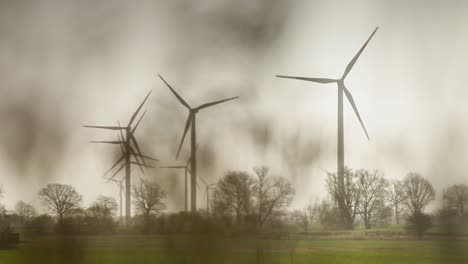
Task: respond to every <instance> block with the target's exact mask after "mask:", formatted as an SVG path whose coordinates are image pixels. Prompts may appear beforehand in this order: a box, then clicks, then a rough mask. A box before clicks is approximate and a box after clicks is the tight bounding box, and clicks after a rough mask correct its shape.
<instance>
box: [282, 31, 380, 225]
mask: <svg viewBox="0 0 468 264" xmlns="http://www.w3.org/2000/svg"><path fill="white" fill-rule="evenodd" d="M378 29H379V28H378V27H377V28H375V30H374V31H373V32H372V34H371V35H370V37H369V38H368V39H367V41H366V42H365V43H364V45H363V46H362V47H361V49H360V50H359V51H358V52H357V54H356V55H355V56H354V57H353V59H352V60H351V61H350V62H349V63H348V65H347V66H346V68H345V70H344V73H343V75H342V76H341V78H339V79H328V78H310V77H297V76H285V75H276V77H279V78H288V79H297V80H303V81H309V82H315V83H336V84H337V86H338V162H337V163H338V164H337V167H338V168H337V169H338V179H339V185H340V186H339V187H340V190H344V174H343V173H344V167H345V165H344V131H343V130H344V129H343V93H344V94H345V95H346V98H347V99H348V101H349V103H350V104H351V107H352V108H353V110H354V113H355V114H356V116H357V118H358V120H359V122H360V123H361V126H362V129H363V130H364V133H365V134H366V137H367V139H368V140H370V138H369V134H368V133H367V130H366V127H365V126H364V123H363V121H362V119H361V116H360V114H359V111H358V109H357V107H356V103H355V102H354V99H353V96H352V95H351V92H350V91H349V90H348V88H347V87H346V85H345V79H346V77H347V76H348V74H349V72H350V71H351V69H352V68H353V66H354V64H355V63H356V61H357V60H358V59H359V56H361V53H362V52H363V51H364V49H365V48H366V46H367V44H368V43H369V41H370V40H371V39H372V37H373V36H374V34H375V32H377V30H378ZM338 204H339V209H340V213H341V215H342V220H343V221H344V223H343V224H344V225H345V226H346V225H347V224H349V223H346V222H345V221H346V220H345V219H344V217H345V216H344V214H345V210H344V200H343V197H341V198H340V199H339V201H338Z"/></svg>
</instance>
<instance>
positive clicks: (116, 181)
mask: <svg viewBox="0 0 468 264" xmlns="http://www.w3.org/2000/svg"><path fill="white" fill-rule="evenodd" d="M104 178H105V177H104ZM105 179H107V182H109V181H112V182H114V183H115V184H117V187H119V208H120V218H119V219H120V222H122V221H123V192H124V190H125V185H124V184H123V181H124V180H125V177H123V178H122V179H120V180H116V179H113V178H105Z"/></svg>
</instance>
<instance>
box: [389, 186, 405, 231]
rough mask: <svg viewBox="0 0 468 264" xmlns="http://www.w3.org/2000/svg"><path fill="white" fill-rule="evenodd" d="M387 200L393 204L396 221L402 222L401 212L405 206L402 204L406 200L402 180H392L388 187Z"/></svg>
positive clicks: (397, 222)
mask: <svg viewBox="0 0 468 264" xmlns="http://www.w3.org/2000/svg"><path fill="white" fill-rule="evenodd" d="M387 193H388V195H387V200H388V201H389V202H390V203H391V204H392V207H393V215H394V216H395V223H396V224H397V225H398V224H400V214H402V213H403V212H404V207H403V206H401V205H402V203H403V202H404V200H405V192H404V190H403V182H402V181H398V180H397V181H392V182H391V183H390V186H389V188H388V192H387Z"/></svg>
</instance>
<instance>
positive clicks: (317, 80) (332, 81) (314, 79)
mask: <svg viewBox="0 0 468 264" xmlns="http://www.w3.org/2000/svg"><path fill="white" fill-rule="evenodd" d="M276 77H278V78H285V79H296V80H302V81H308V82H316V83H335V82H337V81H338V80H336V79H327V78H309V77H298V76H286V75H276Z"/></svg>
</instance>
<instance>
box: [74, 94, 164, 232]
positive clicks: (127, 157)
mask: <svg viewBox="0 0 468 264" xmlns="http://www.w3.org/2000/svg"><path fill="white" fill-rule="evenodd" d="M150 94H151V91H150V92H149V93H148V95H146V97H145V99H144V100H143V102H142V103H141V104H140V106H139V107H138V108H137V110H136V111H135V112H134V113H133V115H132V116H131V118H130V121H129V122H128V125H127V126H121V125H120V123H118V125H117V126H88V125H85V126H83V127H86V128H98V129H106V130H114V131H119V132H120V138H119V140H115V141H91V143H104V144H113V145H119V146H120V148H121V150H122V156H121V157H120V158H119V159H118V160H117V162H115V163H114V165H113V166H112V167H111V168H110V169H109V170H108V171H107V172H106V173H105V174H104V176H106V175H107V174H108V173H109V172H111V171H112V170H113V169H114V168H115V167H116V166H117V165H119V164H121V166H120V167H119V169H118V170H117V171H116V172H115V173H114V174H113V175H112V177H110V179H113V178H114V177H115V175H117V173H119V172H120V171H121V170H122V169H124V168H125V222H126V223H127V224H128V223H130V215H131V172H130V169H131V165H132V164H133V165H138V167H139V168H140V170H141V171H142V172H143V173H144V170H143V167H145V168H154V167H153V166H150V165H148V164H146V161H145V160H153V161H158V160H157V159H154V158H151V157H149V156H146V155H143V154H142V153H141V150H140V147H139V145H138V142H137V140H136V138H135V130H136V129H137V128H138V125H139V124H140V122H141V120H142V119H143V117H144V116H145V113H146V112H144V113H143V114H142V115H141V116H140V118H139V119H138V121H137V122H136V124H134V125H133V122H134V121H135V120H136V117H137V116H138V113H139V112H140V110H141V108H142V107H143V105H144V104H145V102H146V100H147V99H148V97H149V96H150ZM124 131H125V134H124ZM132 157H133V158H134V160H132ZM108 182H109V180H108Z"/></svg>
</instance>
